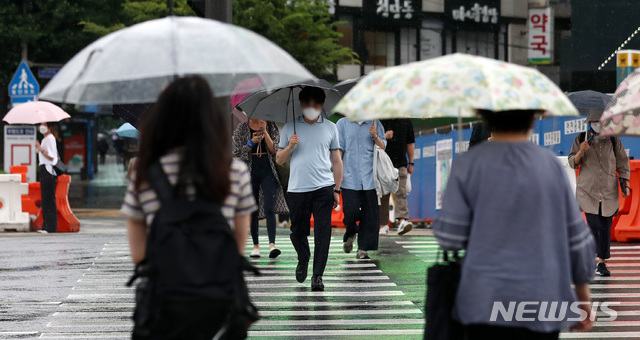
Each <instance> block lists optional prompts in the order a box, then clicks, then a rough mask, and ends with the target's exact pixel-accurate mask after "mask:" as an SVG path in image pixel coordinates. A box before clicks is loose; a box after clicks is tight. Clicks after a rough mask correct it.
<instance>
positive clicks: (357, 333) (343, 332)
mask: <svg viewBox="0 0 640 340" xmlns="http://www.w3.org/2000/svg"><path fill="white" fill-rule="evenodd" d="M421 334H423V330H422V329H378V330H368V329H367V330H363V329H358V330H324V329H322V330H310V331H249V336H250V337H254V336H255V337H267V338H277V337H284V336H288V337H301V336H305V337H307V336H311V337H316V339H317V337H325V336H327V337H328V336H364V335H376V336H379V335H421Z"/></svg>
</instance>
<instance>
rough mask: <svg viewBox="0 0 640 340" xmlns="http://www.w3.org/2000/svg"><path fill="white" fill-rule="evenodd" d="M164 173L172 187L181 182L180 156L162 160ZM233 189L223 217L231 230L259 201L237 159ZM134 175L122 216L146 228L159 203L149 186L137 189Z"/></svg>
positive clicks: (130, 182) (191, 189)
mask: <svg viewBox="0 0 640 340" xmlns="http://www.w3.org/2000/svg"><path fill="white" fill-rule="evenodd" d="M160 163H161V164H162V168H163V169H164V172H165V173H166V174H167V177H168V178H169V182H170V183H171V185H176V183H177V182H178V172H179V170H180V154H179V153H177V152H174V153H170V154H167V155H165V156H163V157H162V158H160ZM229 176H230V178H231V188H230V193H229V196H227V198H226V200H225V201H224V206H223V207H222V214H223V215H224V217H226V218H227V221H228V222H229V225H230V226H231V228H233V227H234V223H233V218H234V216H236V215H245V214H250V213H252V212H254V211H255V210H256V208H257V207H256V202H255V199H254V197H253V191H252V189H251V176H250V174H249V171H248V169H247V166H246V165H245V164H244V162H242V161H240V160H237V159H234V160H233V162H232V163H231V173H230V174H229ZM134 180H135V173H134V174H132V175H131V179H130V181H129V185H128V188H127V193H126V194H125V197H124V203H123V205H122V209H121V210H120V211H121V212H122V214H123V215H125V216H126V217H128V218H131V219H134V220H144V221H145V222H146V224H147V226H150V225H151V223H152V222H153V217H154V216H155V213H156V212H157V211H158V210H159V209H160V200H159V199H158V196H157V195H156V193H155V191H153V190H152V189H151V188H150V187H149V185H148V184H147V183H143V184H142V187H141V190H140V191H139V192H138V191H137V190H136V188H135V182H134ZM187 193H188V194H190V195H191V194H194V193H195V188H193V187H192V188H189V190H188V192H187Z"/></svg>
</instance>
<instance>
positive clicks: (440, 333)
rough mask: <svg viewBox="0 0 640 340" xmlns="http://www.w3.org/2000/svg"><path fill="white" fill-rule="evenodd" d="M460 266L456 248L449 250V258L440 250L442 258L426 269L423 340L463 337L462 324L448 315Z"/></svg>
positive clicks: (457, 284)
mask: <svg viewBox="0 0 640 340" xmlns="http://www.w3.org/2000/svg"><path fill="white" fill-rule="evenodd" d="M436 258H438V257H437V256H436ZM461 266H462V260H461V259H460V258H459V257H458V252H453V257H452V258H450V257H449V256H448V254H447V252H443V262H440V263H436V264H434V265H433V266H431V267H429V269H427V300H426V304H425V316H426V325H425V328H424V330H425V332H424V338H425V340H460V339H463V338H464V326H463V325H462V324H461V323H460V322H458V321H457V320H455V319H454V318H453V315H452V313H453V307H454V305H455V300H456V293H457V291H458V286H459V285H460V274H461V272H462V268H461Z"/></svg>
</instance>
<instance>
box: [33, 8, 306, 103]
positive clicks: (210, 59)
mask: <svg viewBox="0 0 640 340" xmlns="http://www.w3.org/2000/svg"><path fill="white" fill-rule="evenodd" d="M195 74H197V75H201V76H203V77H204V78H206V79H207V80H208V81H209V84H210V85H211V88H212V89H213V91H214V94H215V95H216V96H219V97H222V96H229V95H231V92H232V90H233V89H234V88H235V86H236V85H237V84H238V83H239V82H241V81H242V80H245V79H249V78H254V77H257V78H259V79H260V82H261V83H262V85H261V87H262V88H263V89H269V88H276V87H280V86H285V85H290V84H293V83H297V82H301V81H305V80H310V79H315V77H314V76H313V75H312V74H311V73H309V71H307V70H306V69H305V68H304V67H303V66H302V65H300V63H298V62H297V61H296V60H295V59H294V58H293V57H291V56H290V55H289V54H288V53H287V52H285V51H284V50H283V49H281V48H280V47H278V46H276V45H275V44H274V43H272V42H270V41H269V40H267V39H265V38H264V37H262V36H260V35H258V34H256V33H253V32H251V31H249V30H246V29H244V28H241V27H237V26H233V25H230V24H224V23H221V22H218V21H214V20H210V19H201V18H196V17H167V18H163V19H157V20H151V21H147V22H144V23H141V24H137V25H134V26H131V27H128V28H125V29H122V30H119V31H116V32H114V33H111V34H109V35H107V36H105V37H103V38H101V39H99V40H97V41H95V42H94V43H92V44H91V45H89V46H87V47H86V48H84V49H83V50H82V51H80V52H79V53H78V54H76V56H74V57H73V58H72V59H71V60H70V61H69V62H68V63H67V64H66V65H65V66H64V67H63V68H62V69H61V70H60V72H58V73H57V74H56V75H55V77H54V78H53V79H52V80H51V81H50V82H49V83H48V84H47V86H46V87H45V88H44V90H43V91H42V93H41V94H40V98H44V99H47V100H51V101H55V102H65V103H73V104H136V103H154V102H155V101H156V99H157V97H158V95H159V93H160V92H161V91H162V89H163V88H164V87H165V86H166V85H167V84H169V83H170V82H171V81H172V80H173V79H175V78H176V77H180V76H187V75H195Z"/></svg>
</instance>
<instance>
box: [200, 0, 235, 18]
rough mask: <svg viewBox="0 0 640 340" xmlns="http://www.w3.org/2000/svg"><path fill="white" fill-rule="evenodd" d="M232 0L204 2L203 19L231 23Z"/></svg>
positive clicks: (206, 0) (209, 0)
mask: <svg viewBox="0 0 640 340" xmlns="http://www.w3.org/2000/svg"><path fill="white" fill-rule="evenodd" d="M231 1H232V0H205V4H204V17H205V18H209V19H214V20H218V21H222V22H227V23H231V19H232V17H231V8H232V5H231Z"/></svg>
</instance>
